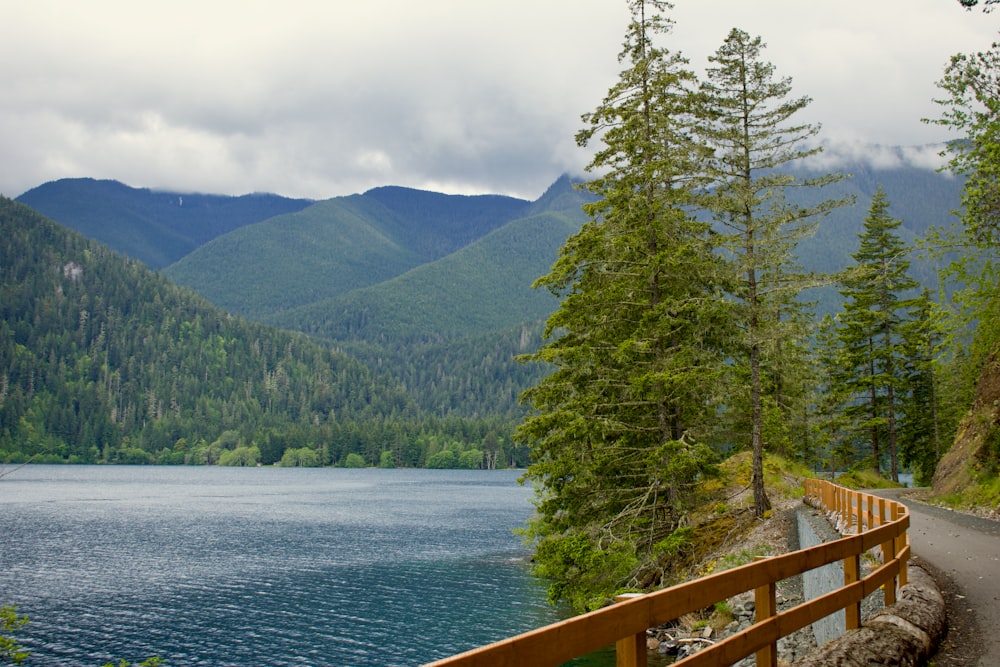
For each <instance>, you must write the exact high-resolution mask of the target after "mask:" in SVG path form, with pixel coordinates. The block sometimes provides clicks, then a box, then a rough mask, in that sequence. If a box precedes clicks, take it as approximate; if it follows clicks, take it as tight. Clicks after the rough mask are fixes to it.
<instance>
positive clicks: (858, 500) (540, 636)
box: [427, 479, 910, 667]
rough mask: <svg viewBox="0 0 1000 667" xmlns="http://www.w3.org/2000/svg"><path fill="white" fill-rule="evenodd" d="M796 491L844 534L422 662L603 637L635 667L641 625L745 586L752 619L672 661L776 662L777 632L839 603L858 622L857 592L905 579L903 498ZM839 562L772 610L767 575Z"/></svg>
mask: <svg viewBox="0 0 1000 667" xmlns="http://www.w3.org/2000/svg"><path fill="white" fill-rule="evenodd" d="M805 496H806V498H807V499H810V500H813V501H815V502H817V503H818V504H820V506H822V507H823V508H824V509H826V510H827V511H828V512H831V513H835V514H836V516H838V517H839V519H840V522H841V523H842V526H843V528H845V529H846V531H845V532H850V531H851V530H854V531H855V532H854V534H852V535H849V536H847V537H843V538H841V539H838V540H834V541H832V542H826V543H824V544H820V545H818V546H815V547H811V548H809V549H803V550H800V551H794V552H791V553H787V554H783V555H781V556H775V557H772V558H765V559H762V560H759V561H757V562H754V563H750V564H747V565H743V566H740V567H737V568H733V569H731V570H726V571H723V572H718V573H716V574H712V575H709V576H706V577H702V578H700V579H695V580H693V581H689V582H686V583H683V584H679V585H677V586H672V587H670V588H665V589H663V590H659V591H655V592H653V593H647V594H644V595H630V596H624V598H625V599H623V600H622V601H620V602H618V603H616V604H614V605H611V606H608V607H604V608H603V609H598V610H597V611H592V612H590V613H588V614H582V615H580V616H576V617H573V618H570V619H567V620H565V621H560V622H558V623H553V624H552V625H547V626H545V627H543V628H538V629H536V630H532V631H530V632H526V633H524V634H521V635H517V636H516V637H511V638H509V639H504V640H501V641H498V642H495V643H493V644H489V645H487V646H481V647H479V648H474V649H472V650H470V651H466V652H465V653H460V654H458V655H455V656H452V657H450V658H444V659H442V660H438V661H436V662H432V663H429V664H428V665H427V667H557V666H558V665H562V664H563V663H565V662H568V661H569V660H572V659H573V658H577V657H580V656H582V655H586V654H587V653H590V652H592V651H596V650H598V649H601V648H603V647H605V646H608V645H610V644H615V645H616V653H617V656H618V657H617V661H618V667H645V665H646V651H645V645H646V642H645V637H646V630H647V629H648V628H653V627H656V626H659V625H662V624H664V623H667V622H670V621H673V620H675V619H678V618H680V617H681V616H683V615H684V614H688V613H691V612H696V611H700V610H702V609H706V608H708V607H711V606H712V605H714V604H715V603H716V602H721V601H723V600H728V599H729V598H731V597H733V596H735V595H740V594H741V593H745V592H748V591H754V593H755V598H756V599H757V601H758V602H757V604H756V618H755V619H754V620H755V622H754V624H753V625H751V626H750V627H749V628H747V629H746V630H743V631H741V632H738V633H736V634H734V635H732V636H730V637H727V638H726V639H724V640H722V641H720V642H718V643H716V644H714V645H713V646H710V647H708V648H705V649H702V650H701V651H699V652H697V653H695V654H693V655H691V656H688V657H687V658H684V659H683V660H679V661H677V662H675V663H674V664H675V665H678V666H679V667H680V666H683V667H708V666H710V665H720V664H732V663H734V662H736V661H738V660H741V659H743V658H745V657H747V656H749V655H751V654H756V655H757V664H758V665H759V666H760V667H764V666H765V665H771V666H774V665H777V654H778V652H777V642H778V639H780V638H781V637H785V636H787V635H790V634H792V633H793V632H795V631H797V630H799V629H801V628H804V627H805V626H807V625H809V624H811V623H814V622H816V621H818V620H820V619H822V618H824V617H826V616H829V615H830V614H833V613H836V612H838V611H840V610H841V609H845V610H846V611H847V617H846V618H847V628H848V629H851V628H855V627H858V625H859V624H860V622H861V619H860V614H861V611H860V609H861V600H862V599H864V598H865V597H867V596H868V595H870V594H871V593H873V592H875V591H877V590H878V589H879V588H880V587H881V588H883V590H884V591H885V592H884V597H885V602H886V604H891V603H892V602H893V601H895V595H896V588H897V585H898V586H903V585H904V584H905V583H906V563H907V561H908V560H909V557H910V547H909V541H908V539H907V535H906V530H907V528H908V527H909V525H910V514H909V510H907V508H906V506H905V505H903V504H902V503H898V502H896V501H893V500H888V501H886V500H885V499H883V498H877V497H875V496H872V495H870V494H867V493H863V492H860V491H852V490H850V489H846V488H844V487H842V486H838V485H836V484H832V483H830V482H827V481H824V480H816V479H808V480H806V481H805ZM875 547H879V548H880V549H881V552H882V561H883V564H882V566H881V567H879V568H878V569H876V570H875V571H873V572H871V573H869V574H868V576H866V577H863V578H862V577H861V576H860V565H859V561H860V557H861V554H863V553H865V552H866V551H868V550H870V549H874V548H875ZM837 561H842V562H843V563H844V579H845V581H844V586H843V587H841V588H839V589H837V590H835V591H833V592H830V593H827V594H826V595H823V596H820V597H818V598H815V599H813V600H810V601H808V602H804V603H802V604H799V605H796V606H795V607H792V608H790V609H787V610H785V611H783V612H781V613H777V607H776V606H775V604H774V587H775V585H776V584H777V582H779V581H781V580H783V579H787V578H789V577H792V576H795V575H797V574H802V573H803V572H808V571H809V570H812V569H815V568H817V567H822V566H823V565H827V564H829V563H834V562H837Z"/></svg>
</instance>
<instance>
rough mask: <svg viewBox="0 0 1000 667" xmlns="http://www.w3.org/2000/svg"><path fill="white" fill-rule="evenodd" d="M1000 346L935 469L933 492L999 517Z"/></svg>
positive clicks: (984, 370) (967, 506)
mask: <svg viewBox="0 0 1000 667" xmlns="http://www.w3.org/2000/svg"><path fill="white" fill-rule="evenodd" d="M998 352H1000V346H998V349H996V350H994V352H993V354H992V355H990V357H989V359H988V360H987V361H986V364H985V365H984V367H983V370H982V372H981V373H980V376H979V381H978V383H977V384H976V391H975V398H974V400H973V404H972V407H971V409H970V410H969V413H968V414H967V415H966V416H965V418H964V419H963V420H962V423H961V424H960V425H959V428H958V434H957V436H956V438H955V442H954V443H953V444H952V446H951V449H949V450H948V451H947V452H946V453H945V455H944V456H943V457H942V458H941V461H940V462H938V465H937V469H936V470H935V472H934V479H933V482H932V486H931V494H932V495H933V496H934V497H936V498H941V499H944V500H946V501H948V502H949V504H952V505H954V506H957V507H959V508H961V509H973V510H977V511H979V512H985V513H987V514H990V513H992V515H993V517H994V518H997V517H1000V488H998V482H997V473H998V472H1000V356H998Z"/></svg>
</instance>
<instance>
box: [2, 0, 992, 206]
mask: <svg viewBox="0 0 1000 667" xmlns="http://www.w3.org/2000/svg"><path fill="white" fill-rule="evenodd" d="M669 16H670V17H671V18H672V19H673V20H674V21H675V22H676V25H675V27H674V30H673V33H672V35H671V36H670V37H669V39H668V41H666V42H664V45H665V46H667V47H668V48H670V49H671V50H675V51H680V52H681V53H682V54H684V55H685V56H687V57H688V58H689V59H690V60H691V67H692V69H694V70H696V71H698V72H703V71H704V67H705V66H706V65H707V58H708V56H709V55H710V54H712V53H714V52H715V51H716V50H717V49H718V48H719V46H720V45H721V44H722V43H723V41H724V39H725V37H726V35H727V34H728V33H729V31H730V29H732V28H734V27H738V28H740V29H742V30H745V31H746V32H748V33H750V34H751V35H754V36H756V35H759V36H760V37H761V38H762V39H763V40H764V42H765V43H766V44H767V48H766V49H765V51H764V58H765V59H766V60H768V61H770V62H772V63H773V64H774V65H775V68H776V74H777V75H778V76H780V77H791V79H792V85H793V88H792V94H793V95H794V96H796V97H797V96H802V95H806V96H809V97H811V98H812V103H811V104H810V105H809V106H808V107H807V108H806V109H805V110H803V111H802V112H801V113H800V114H799V116H798V117H797V120H801V121H804V122H810V123H820V124H821V125H822V131H821V135H820V136H821V138H822V141H823V142H824V144H825V145H826V146H827V153H826V154H827V156H828V157H829V158H830V159H831V160H833V161H835V160H836V159H838V158H840V157H851V158H855V159H856V158H860V157H861V156H867V157H869V158H871V159H872V160H882V161H885V160H893V159H905V160H908V161H913V162H915V163H918V164H923V165H927V166H931V165H932V164H934V163H935V160H936V158H935V155H936V153H937V144H939V143H940V142H942V141H945V140H947V139H950V138H954V135H952V134H950V133H949V132H948V131H947V130H946V129H945V128H941V127H938V126H933V125H928V124H925V123H922V122H921V119H922V118H933V117H937V116H938V115H939V113H940V111H939V107H938V106H937V105H936V104H934V102H933V99H934V98H935V97H939V96H940V95H939V90H938V89H937V87H936V85H935V82H936V81H938V80H939V79H940V78H941V75H942V73H943V71H944V67H945V65H946V64H947V62H948V60H949V58H950V57H951V55H953V54H955V53H959V52H965V53H974V52H977V51H983V50H986V49H988V48H989V47H990V45H991V43H992V42H993V41H995V40H997V39H998V28H1000V11H998V12H994V13H992V14H983V13H982V12H980V11H976V12H966V11H964V10H963V9H962V8H961V7H960V6H959V5H958V3H957V1H956V0H837V1H834V0H675V2H674V10H673V11H672V12H671V13H670V14H669ZM628 19H629V13H628V9H627V4H626V2H625V0H419V1H418V0H350V1H348V0H281V1H280V2H278V0H171V2H137V1H136V0H87V1H86V2H78V1H77V0H31V1H30V2H27V1H22V0H0V91H2V92H0V194H3V195H5V196H8V197H15V196H17V195H19V194H21V193H23V192H24V191H26V190H28V189H30V188H33V187H35V186H37V185H40V184H42V183H45V182H47V181H51V180H55V179H59V178H71V177H93V178H108V179H115V180H119V181H122V182H124V183H126V184H128V185H131V186H133V187H148V188H154V189H168V190H176V191H181V192H204V193H215V194H230V195H239V194H245V193H249V192H274V193H277V194H281V195H285V196H291V197H306V198H311V199H326V198H329V197H335V196H340V195H347V194H352V193H355V192H364V191H365V190H368V189H369V188H372V187H376V186H380V185H402V186H407V187H414V188H421V189H426V190H433V191H436V192H447V193H454V194H474V193H492V194H508V195H513V196H517V197H522V198H524V199H535V198H537V197H538V196H539V195H541V194H542V193H543V192H544V190H545V189H546V188H547V187H548V186H549V185H550V184H551V183H552V182H553V181H555V180H556V179H557V178H558V177H559V176H560V175H562V174H564V173H569V174H572V175H580V174H582V173H583V168H584V167H585V165H586V164H587V162H588V161H589V157H590V153H589V152H588V151H587V150H586V149H582V148H580V147H578V146H577V145H576V142H575V139H574V136H575V134H576V132H577V131H578V130H580V129H581V128H582V127H583V124H582V121H581V119H580V116H581V115H582V114H584V113H586V112H588V111H591V110H593V109H594V108H595V107H596V106H597V105H598V104H599V103H600V102H601V100H602V99H603V98H604V95H605V94H606V93H607V91H608V89H609V88H610V87H611V86H612V85H613V84H614V83H615V81H616V80H617V78H618V75H619V73H620V71H621V69H622V65H620V64H619V62H618V52H619V51H620V50H621V45H622V42H623V39H624V35H625V29H626V26H627V24H628ZM891 146H901V147H905V150H903V151H895V150H887V149H886V147H891ZM879 147H881V148H879ZM900 156H902V158H900Z"/></svg>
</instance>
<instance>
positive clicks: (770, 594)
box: [753, 556, 778, 667]
mask: <svg viewBox="0 0 1000 667" xmlns="http://www.w3.org/2000/svg"><path fill="white" fill-rule="evenodd" d="M764 558H766V556H759V557H757V558H756V560H764ZM753 604H754V623H760V622H761V621H763V620H765V619H768V618H771V617H772V616H774V615H775V614H777V613H778V602H777V584H776V582H773V581H772V582H770V583H767V584H764V585H763V586H758V587H757V588H755V589H754V591H753ZM756 656H757V657H756V659H757V667H778V643H777V642H772V643H771V644H768V645H767V646H765V647H764V648H762V649H760V650H759V651H757V654H756Z"/></svg>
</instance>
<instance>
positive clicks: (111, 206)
mask: <svg viewBox="0 0 1000 667" xmlns="http://www.w3.org/2000/svg"><path fill="white" fill-rule="evenodd" d="M17 201H19V202H21V203H22V204H26V205H28V206H30V207H31V208H33V209H35V210H36V211H38V212H39V213H41V214H42V215H45V216H46V217H48V218H51V219H52V220H55V221H56V222H58V223H60V224H62V225H65V226H66V227H69V228H70V229H75V230H76V231H78V232H80V233H81V234H83V235H84V236H87V237H89V238H92V239H95V240H97V241H100V242H101V243H103V244H105V245H107V246H109V247H111V248H113V249H115V250H117V251H119V252H121V253H123V254H125V255H128V256H129V257H132V258H134V259H138V260H139V261H141V262H144V263H145V264H146V265H147V266H149V267H150V268H154V269H159V268H163V267H165V266H167V265H169V264H172V263H174V262H176V261H177V260H178V259H180V258H181V257H184V256H185V255H187V254H188V253H190V252H191V251H193V250H194V249H195V248H197V247H198V246H200V245H202V244H203V243H205V242H207V241H209V240H211V239H213V238H215V237H217V236H221V235H222V234H225V233H227V232H230V231H232V230H234V229H237V228H238V227H242V226H243V225H249V224H253V223H255V222H259V221H261V220H266V219H267V218H271V217H274V216H276V215H282V214H284V213H290V212H293V211H298V210H301V209H303V208H305V207H306V206H309V205H310V204H311V203H312V202H311V201H309V200H306V199H289V198H287V197H279V196H278V195H272V194H251V195H244V196H242V197H227V196H223V195H203V194H194V193H177V192H161V191H155V190H149V189H147V188H131V187H129V186H127V185H125V184H123V183H120V182H118V181H107V180H102V181H99V180H95V179H92V178H67V179H62V180H58V181H52V182H50V183H45V184H43V185H40V186H38V187H36V188H33V189H31V190H29V191H27V192H25V193H24V194H22V195H21V196H20V197H18V198H17Z"/></svg>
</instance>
